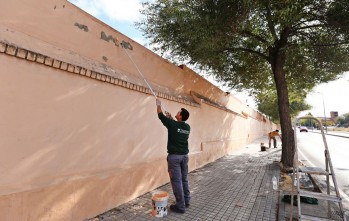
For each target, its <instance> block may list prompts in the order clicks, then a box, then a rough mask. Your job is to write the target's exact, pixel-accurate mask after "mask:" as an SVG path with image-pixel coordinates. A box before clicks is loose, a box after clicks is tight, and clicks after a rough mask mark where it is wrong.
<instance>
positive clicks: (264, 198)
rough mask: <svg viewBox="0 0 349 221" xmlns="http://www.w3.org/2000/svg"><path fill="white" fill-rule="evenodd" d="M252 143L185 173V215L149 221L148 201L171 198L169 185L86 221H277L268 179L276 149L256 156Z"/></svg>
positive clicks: (274, 195) (276, 194) (257, 146)
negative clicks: (159, 195) (155, 195)
mask: <svg viewBox="0 0 349 221" xmlns="http://www.w3.org/2000/svg"><path fill="white" fill-rule="evenodd" d="M266 139H267V138H262V139H259V140H256V141H255V142H253V143H251V144H249V145H246V146H245V147H244V148H242V149H241V150H239V151H237V152H236V153H234V154H233V155H228V156H225V157H223V158H220V159H218V160H217V161H215V162H213V163H210V164H208V165H206V166H204V167H202V168H199V169H197V170H195V171H192V172H191V173H189V185H190V190H191V197H192V199H191V202H190V207H189V208H188V209H187V210H186V213H185V214H176V213H173V212H171V211H169V212H168V215H167V216H165V217H163V218H154V217H152V216H151V196H152V192H154V191H156V190H162V191H167V192H168V193H169V194H170V197H169V204H171V203H173V202H174V199H175V198H174V196H173V193H172V188H171V185H170V184H166V185H164V186H161V187H159V188H158V189H156V190H154V191H151V192H149V193H147V194H144V195H142V196H140V197H138V198H136V199H134V200H132V201H130V202H128V203H125V204H123V205H120V206H119V207H116V208H114V209H112V210H110V211H108V212H106V213H103V214H101V215H99V216H97V217H95V218H92V219H89V221H92V220H93V221H102V220H103V221H126V220H129V221H131V220H132V221H134V220H158V219H163V220H188V221H189V220H190V221H191V220H193V221H209V220H235V221H243V220H258V221H261V220H262V221H264V220H277V210H278V197H279V192H278V191H275V190H273V187H272V177H273V176H274V175H275V176H276V177H279V173H280V171H279V165H278V161H279V160H280V154H281V148H280V147H279V148H271V149H267V151H263V152H261V151H260V142H263V141H264V142H265V140H266Z"/></svg>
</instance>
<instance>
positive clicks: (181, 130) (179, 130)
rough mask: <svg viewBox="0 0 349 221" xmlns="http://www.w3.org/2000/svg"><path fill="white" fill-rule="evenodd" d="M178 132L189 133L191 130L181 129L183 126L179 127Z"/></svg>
mask: <svg viewBox="0 0 349 221" xmlns="http://www.w3.org/2000/svg"><path fill="white" fill-rule="evenodd" d="M177 132H178V133H182V134H189V131H187V130H183V129H181V128H178V129H177Z"/></svg>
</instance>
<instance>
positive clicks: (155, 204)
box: [151, 191, 168, 217]
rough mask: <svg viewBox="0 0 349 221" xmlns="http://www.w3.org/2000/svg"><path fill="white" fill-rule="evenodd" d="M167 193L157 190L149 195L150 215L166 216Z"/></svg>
mask: <svg viewBox="0 0 349 221" xmlns="http://www.w3.org/2000/svg"><path fill="white" fill-rule="evenodd" d="M167 204H168V193H167V192H165V191H157V192H154V193H153V194H152V197H151V207H152V209H151V215H152V216H154V217H164V216H167V209H168V208H167Z"/></svg>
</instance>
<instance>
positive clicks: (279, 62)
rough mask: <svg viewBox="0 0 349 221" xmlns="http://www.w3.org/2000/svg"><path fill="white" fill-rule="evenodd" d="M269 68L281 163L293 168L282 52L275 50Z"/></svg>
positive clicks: (290, 128)
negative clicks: (274, 99)
mask: <svg viewBox="0 0 349 221" xmlns="http://www.w3.org/2000/svg"><path fill="white" fill-rule="evenodd" d="M271 58H272V59H271V62H270V63H271V66H272V71H273V75H274V80H275V86H276V90H277V95H278V105H279V116H280V124H281V132H282V153H281V163H282V164H283V166H284V167H292V166H293V157H294V150H295V149H294V146H295V140H294V134H293V128H292V122H291V114H290V105H289V100H288V89H287V83H286V77H285V72H284V70H283V66H284V63H285V54H284V52H283V50H282V49H281V50H280V49H279V48H278V49H276V50H274V51H273V53H272V55H271Z"/></svg>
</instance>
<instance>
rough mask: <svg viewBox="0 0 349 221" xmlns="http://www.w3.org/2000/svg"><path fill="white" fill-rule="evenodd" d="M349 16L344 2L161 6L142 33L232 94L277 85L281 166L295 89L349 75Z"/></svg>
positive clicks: (150, 7)
mask: <svg viewBox="0 0 349 221" xmlns="http://www.w3.org/2000/svg"><path fill="white" fill-rule="evenodd" d="M348 9H349V2H348V1H346V0H339V1H334V0H311V1H310V0H282V1H280V0H155V2H153V3H149V2H148V3H144V10H143V11H142V14H144V15H145V19H144V20H143V21H141V22H139V23H138V26H139V27H140V29H141V30H142V31H143V32H144V34H145V36H146V37H148V38H149V39H150V40H151V43H152V44H154V45H156V46H157V49H158V50H159V51H160V52H170V54H171V56H172V58H173V59H176V60H182V61H189V63H190V64H193V65H197V66H198V67H199V68H200V69H202V70H206V71H209V72H210V73H211V74H212V75H213V76H215V77H216V78H217V79H218V80H219V81H222V82H225V83H226V85H227V86H229V87H231V88H236V89H249V90H251V91H252V93H253V94H256V95H259V96H267V95H268V94H267V93H272V92H271V91H270V90H265V89H266V88H271V86H273V87H274V88H275V91H276V94H277V98H278V100H277V103H278V113H279V118H280V122H281V130H282V134H283V136H282V139H283V140H282V141H283V142H282V157H281V162H282V163H284V164H285V165H286V166H291V165H292V159H293V154H294V138H293V130H292V124H291V112H290V100H289V98H290V96H289V88H292V93H293V92H295V91H304V90H310V89H311V88H313V87H314V86H315V85H317V84H319V83H323V82H328V81H331V80H334V79H336V78H337V76H338V75H339V74H340V73H342V72H343V71H347V70H348V63H349V53H348V42H349V10H348ZM290 94H291V93H290Z"/></svg>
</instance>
